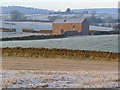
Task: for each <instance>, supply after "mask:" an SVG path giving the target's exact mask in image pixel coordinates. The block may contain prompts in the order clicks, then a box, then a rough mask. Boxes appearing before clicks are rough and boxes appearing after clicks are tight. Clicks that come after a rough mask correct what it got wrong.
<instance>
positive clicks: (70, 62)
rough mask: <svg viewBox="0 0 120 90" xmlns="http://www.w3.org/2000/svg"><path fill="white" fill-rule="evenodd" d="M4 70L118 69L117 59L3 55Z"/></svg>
mask: <svg viewBox="0 0 120 90" xmlns="http://www.w3.org/2000/svg"><path fill="white" fill-rule="evenodd" d="M2 69H3V70H46V71H107V72H109V71H110V72H111V71H115V72H117V71H118V62H117V61H101V60H100V61H99V60H79V59H78V60H77V59H76V60H74V59H62V58H27V57H3V58H2Z"/></svg>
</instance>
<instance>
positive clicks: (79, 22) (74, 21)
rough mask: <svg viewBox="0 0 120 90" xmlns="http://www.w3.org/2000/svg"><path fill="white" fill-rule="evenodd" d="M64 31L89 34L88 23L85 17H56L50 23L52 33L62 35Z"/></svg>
mask: <svg viewBox="0 0 120 90" xmlns="http://www.w3.org/2000/svg"><path fill="white" fill-rule="evenodd" d="M66 32H70V33H72V32H73V34H74V33H75V32H78V33H80V34H83V35H88V34H89V23H88V22H87V20H86V18H58V19H56V20H55V21H54V22H53V24H52V34H53V35H63V34H65V33H66Z"/></svg>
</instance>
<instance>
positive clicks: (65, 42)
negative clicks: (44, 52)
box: [0, 35, 119, 52]
mask: <svg viewBox="0 0 120 90" xmlns="http://www.w3.org/2000/svg"><path fill="white" fill-rule="evenodd" d="M0 43H1V44H2V47H1V48H5V47H10V48H11V47H12V48H13V47H23V48H28V47H32V48H51V49H52V48H57V49H69V50H94V51H105V52H119V51H118V35H102V36H101V35H98V36H75V37H68V38H62V39H49V40H48V39H45V40H24V41H2V42H0Z"/></svg>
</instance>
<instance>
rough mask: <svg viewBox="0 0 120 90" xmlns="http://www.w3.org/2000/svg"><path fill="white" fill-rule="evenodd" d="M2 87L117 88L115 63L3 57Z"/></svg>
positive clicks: (117, 80)
mask: <svg viewBox="0 0 120 90" xmlns="http://www.w3.org/2000/svg"><path fill="white" fill-rule="evenodd" d="M2 65H3V66H2V67H3V72H2V77H3V78H2V79H3V84H2V87H4V88H46V87H47V88H118V82H119V79H118V62H116V61H94V60H74V59H61V58H57V59H53V58H51V59H50V58H49V59H47V58H25V57H21V58H20V57H3V62H2Z"/></svg>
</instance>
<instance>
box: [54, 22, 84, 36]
mask: <svg viewBox="0 0 120 90" xmlns="http://www.w3.org/2000/svg"><path fill="white" fill-rule="evenodd" d="M52 28H53V30H52V34H53V35H59V34H63V33H64V32H66V31H72V30H77V31H78V32H82V25H81V24H79V23H78V24H77V23H64V24H58V23H57V24H56V23H53V25H52Z"/></svg>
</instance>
